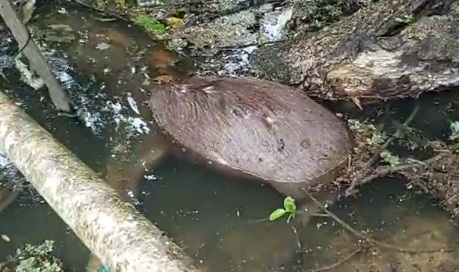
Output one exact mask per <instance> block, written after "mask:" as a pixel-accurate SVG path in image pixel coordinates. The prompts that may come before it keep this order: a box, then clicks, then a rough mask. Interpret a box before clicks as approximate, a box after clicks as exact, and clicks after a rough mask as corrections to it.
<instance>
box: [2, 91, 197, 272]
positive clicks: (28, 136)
mask: <svg viewBox="0 0 459 272" xmlns="http://www.w3.org/2000/svg"><path fill="white" fill-rule="evenodd" d="M0 153H2V154H5V155H6V156H7V157H8V159H9V160H10V161H11V162H12V163H13V164H14V165H16V167H17V168H18V169H19V170H20V171H21V172H22V174H23V175H24V176H25V178H26V179H27V180H28V181H29V182H30V183H31V184H32V185H33V186H34V187H35V188H36V189H37V191H38V192H39V193H40V194H41V195H42V196H43V197H44V198H45V200H46V201H47V202H48V204H49V205H50V206H51V207H52V208H53V209H54V210H55V211H56V213H57V214H58V215H59V216H60V217H61V218H62V219H63V220H64V221H65V222H66V223H67V225H68V226H69V227H70V228H71V229H72V230H73V231H74V232H75V233H76V234H77V235H78V237H79V238H80V239H81V240H82V241H83V243H84V244H85V245H86V246H87V247H88V248H89V249H90V250H91V251H92V252H93V253H94V254H96V255H97V256H98V257H99V258H100V259H101V260H102V262H103V263H104V264H105V265H107V266H108V268H110V269H111V271H117V272H128V271H129V272H146V271H151V272H154V271H158V272H160V271H164V272H166V271H167V272H179V271H180V272H181V271H190V272H193V271H196V272H197V271H199V270H198V269H197V268H196V267H195V266H194V265H193V264H192V263H193V261H192V260H191V259H190V258H189V257H187V256H186V255H185V254H184V253H183V252H182V250H181V249H180V248H179V247H178V246H177V245H176V244H174V243H173V242H172V241H171V240H170V239H169V238H168V237H167V236H166V235H164V233H163V232H162V231H161V230H160V229H158V228H157V227H155V226H154V225H153V224H152V223H151V222H150V221H148V220H147V219H146V218H144V217H143V216H142V215H141V214H140V213H139V212H137V211H136V210H135V208H134V207H133V206H132V205H130V204H128V203H126V202H123V201H122V199H121V197H120V196H119V195H118V194H117V193H116V192H115V190H114V189H113V188H111V187H110V186H109V185H108V184H107V183H106V182H104V181H103V180H102V179H100V178H99V177H98V176H97V175H96V173H94V171H92V170H91V169H89V168H88V167H87V166H86V165H85V164H83V163H82V162H81V161H80V160H79V159H77V158H76V157H75V156H74V155H73V154H72V153H71V152H70V151H69V150H68V149H66V148H65V147H64V146H63V145H61V144H60V143H58V142H56V140H55V139H54V138H53V137H52V136H51V135H50V134H49V133H48V132H46V131H45V130H44V129H43V128H41V127H40V126H39V125H38V124H36V123H35V122H34V121H33V120H32V119H31V118H30V117H28V116H27V115H26V114H25V113H24V112H23V111H22V110H21V109H19V108H18V107H17V106H16V105H14V104H13V103H12V102H11V101H9V100H8V99H7V98H6V96H5V95H4V94H1V93H0Z"/></svg>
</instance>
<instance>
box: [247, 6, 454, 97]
mask: <svg viewBox="0 0 459 272" xmlns="http://www.w3.org/2000/svg"><path fill="white" fill-rule="evenodd" d="M452 2H454V3H453V4H451V3H452ZM458 10H459V8H458V3H457V1H450V0H437V1H431V0H386V1H378V2H377V3H374V4H371V5H369V6H368V7H364V8H361V9H360V10H359V11H357V12H356V13H354V14H353V15H351V16H349V17H345V18H343V19H342V20H340V21H339V22H337V23H335V24H333V25H331V26H330V27H327V28H324V29H322V30H321V31H318V32H314V33H307V34H305V35H303V36H302V37H301V38H298V39H295V40H293V41H290V42H285V43H280V44H274V45H271V46H267V47H264V48H262V49H261V50H260V52H259V53H258V54H257V55H256V56H255V57H254V58H253V60H252V62H253V63H252V64H253V66H254V67H255V68H256V69H257V70H258V71H259V74H261V75H264V77H265V78H267V79H270V80H274V81H278V82H282V83H284V84H287V85H293V86H297V87H299V88H302V89H304V90H305V91H306V92H307V93H308V94H309V95H311V96H315V97H319V98H322V99H327V100H344V99H352V100H354V101H355V102H357V103H359V102H360V101H362V103H363V102H371V101H375V100H386V99H395V98H405V97H418V96H419V95H421V94H423V93H425V92H429V91H440V90H444V89H449V88H452V87H455V86H458V85H459V70H458V68H459V65H458V63H459V53H458V52H459V44H458V43H457V40H458V39H459V32H457V31H456V30H457V29H458V28H459V12H458ZM403 18H405V20H403Z"/></svg>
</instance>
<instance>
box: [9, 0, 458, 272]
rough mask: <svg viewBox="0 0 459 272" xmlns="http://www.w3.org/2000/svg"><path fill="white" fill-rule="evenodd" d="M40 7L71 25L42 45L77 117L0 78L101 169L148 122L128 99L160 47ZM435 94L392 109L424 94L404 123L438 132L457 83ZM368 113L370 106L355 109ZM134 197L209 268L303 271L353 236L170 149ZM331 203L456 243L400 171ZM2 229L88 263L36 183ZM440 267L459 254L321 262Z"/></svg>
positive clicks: (376, 233) (371, 229)
mask: <svg viewBox="0 0 459 272" xmlns="http://www.w3.org/2000/svg"><path fill="white" fill-rule="evenodd" d="M56 10H58V11H59V12H56ZM39 14H40V17H39V18H38V19H37V20H36V22H35V23H34V24H36V26H37V27H38V28H40V29H46V27H47V26H50V25H53V24H54V25H56V24H61V25H67V26H69V27H70V28H69V29H67V33H65V35H69V37H73V38H70V39H69V40H68V41H66V42H64V43H60V44H54V43H52V42H49V41H48V42H46V43H47V47H46V48H47V49H48V50H49V49H54V50H55V52H54V57H56V62H55V65H56V67H55V69H57V70H59V71H60V73H58V75H59V78H60V80H61V81H62V82H63V83H65V84H67V86H69V87H70V90H71V94H72V97H73V98H74V100H75V101H76V104H77V107H78V113H79V116H80V118H69V117H67V116H61V115H57V113H56V112H55V111H54V110H53V109H52V107H50V106H49V104H50V101H49V99H48V98H47V96H46V95H45V93H44V91H43V90H40V91H35V90H33V89H31V88H30V87H29V86H28V85H27V84H25V83H24V82H22V81H21V80H19V75H18V72H17V71H15V70H8V71H6V72H7V76H8V79H9V80H8V81H5V80H1V79H0V82H1V83H0V84H1V85H2V87H1V88H2V90H4V91H5V92H7V93H8V94H9V95H10V97H11V98H13V99H14V100H15V101H16V102H17V103H20V105H21V106H22V107H23V108H24V110H25V111H26V112H27V113H28V114H30V115H31V116H32V117H33V118H34V119H35V120H36V121H37V122H38V123H39V124H40V125H42V126H43V127H44V128H46V129H47V130H48V131H50V132H51V133H52V134H53V135H54V136H55V137H56V138H57V139H58V140H59V141H61V142H62V143H63V144H64V145H66V146H67V147H68V148H69V149H70V150H71V151H72V152H74V153H75V154H76V155H77V156H78V157H79V158H81V159H82V160H83V161H84V162H85V163H86V164H88V165H89V166H90V167H91V168H92V169H94V170H95V171H97V172H100V171H103V170H104V169H105V166H106V163H107V159H108V158H109V157H110V156H111V155H112V154H115V153H116V154H117V155H119V156H123V155H125V152H124V153H123V152H118V153H117V152H115V151H116V150H122V146H120V145H121V144H122V140H120V139H119V138H120V137H119V135H120V134H122V133H127V132H126V131H128V133H131V134H133V135H137V134H139V135H140V134H143V133H147V132H148V129H146V127H147V125H146V122H147V121H146V120H144V119H143V116H144V115H143V114H137V113H136V111H135V110H133V109H132V108H133V107H132V103H131V105H130V103H129V101H132V100H129V99H128V97H131V98H133V99H134V100H137V101H136V103H137V106H138V107H139V108H140V112H141V113H145V112H146V111H145V109H144V108H142V107H143V106H142V104H141V102H142V101H139V100H141V99H145V97H146V94H145V93H141V92H139V89H142V88H143V85H142V77H137V76H136V75H137V74H142V71H143V70H142V65H141V64H142V58H140V57H139V56H140V55H141V54H140V53H139V52H151V51H155V50H156V51H161V50H162V47H161V46H160V45H156V44H152V42H151V40H150V39H149V38H148V37H146V36H145V35H144V34H143V33H141V32H140V31H138V30H136V29H135V28H133V27H130V26H128V25H126V24H124V23H120V22H101V21H100V20H98V19H97V18H96V17H95V16H94V15H93V14H90V13H88V11H86V10H80V9H77V8H75V7H69V6H62V7H58V8H56V7H55V6H54V7H53V9H52V10H50V11H46V10H40V13H39ZM38 28H37V29H38ZM37 35H38V34H37ZM43 35H44V36H48V37H50V35H51V36H52V35H54V34H49V33H44V34H43ZM63 35H64V34H62V33H59V34H57V37H59V36H63ZM59 59H60V60H61V61H60V62H59V61H57V60H59ZM64 60H65V61H64ZM134 68H135V69H134ZM132 71H136V72H135V73H134V74H133V73H132ZM160 74H161V71H158V75H160ZM127 93H130V94H131V95H130V96H128V95H127ZM454 96H456V97H454ZM435 99H437V100H436V101H433V99H432V97H425V98H421V99H420V101H417V102H413V101H401V102H398V103H396V104H394V105H393V108H394V109H396V110H395V111H394V113H393V114H392V116H391V118H395V119H397V120H401V121H403V118H404V117H406V115H408V114H409V108H410V107H408V106H411V105H410V104H413V105H414V103H421V104H422V107H423V110H421V111H420V113H419V114H418V116H417V118H416V119H415V120H414V121H413V123H412V126H414V127H415V128H418V129H421V130H422V131H423V132H425V133H426V135H427V136H428V137H431V138H438V137H439V136H441V137H444V135H445V133H447V129H448V124H447V122H446V120H447V119H448V118H449V119H452V120H454V119H455V118H456V119H458V120H459V111H454V107H455V105H454V103H450V102H451V101H455V100H457V101H459V100H458V99H457V95H454V93H453V94H451V93H446V94H442V95H436V96H435ZM376 112H377V109H376V108H374V109H371V110H368V112H365V113H359V116H362V115H365V116H371V115H376ZM122 128H123V129H122ZM114 150H115V151H114ZM129 156H135V154H131V155H129ZM125 167H129V160H126V164H125ZM138 200H140V205H139V206H141V207H142V210H143V211H144V212H145V215H146V216H147V217H148V218H149V219H150V220H152V221H153V222H155V223H157V225H158V226H159V227H160V228H161V229H163V230H165V231H166V232H167V233H168V235H169V236H170V237H172V238H173V239H174V240H175V241H177V243H179V244H180V245H181V246H183V247H184V248H185V250H186V251H187V253H188V254H190V255H191V256H193V257H194V258H197V259H198V260H202V262H203V263H204V264H206V265H208V266H209V267H210V268H211V271H219V272H226V271H228V272H230V271H234V272H253V271H260V272H261V271H281V268H280V266H281V265H282V266H283V268H282V269H283V270H282V271H313V270H308V269H313V268H318V267H326V266H329V265H332V264H334V263H336V262H338V261H339V260H341V259H342V258H343V257H344V256H346V255H347V254H349V253H350V252H352V251H355V249H357V248H358V245H359V243H360V241H359V239H358V238H356V237H354V236H353V235H350V234H349V233H347V232H346V231H344V230H343V228H342V227H341V226H340V225H339V224H336V222H334V221H333V220H331V219H329V218H320V217H319V218H314V219H313V220H311V221H310V222H309V223H308V224H307V225H305V226H301V227H299V228H297V230H298V236H297V235H296V234H295V233H294V232H293V231H292V228H291V226H290V225H289V224H287V223H286V222H285V220H279V221H277V222H267V221H266V220H265V221H260V220H259V219H266V218H268V216H269V214H270V212H271V211H273V210H274V209H276V208H279V207H281V205H282V202H283V198H282V197H281V196H280V195H278V194H277V193H276V192H275V191H274V190H273V189H272V188H271V187H269V186H265V185H263V184H261V183H257V182H253V181H246V180H241V179H236V178H232V177H228V176H224V175H222V174H219V173H216V172H213V171H211V170H209V169H207V168H205V167H202V166H199V165H195V164H192V163H190V162H188V161H184V160H181V159H177V158H173V157H170V158H167V159H166V160H164V161H163V162H162V163H161V164H158V165H155V166H154V167H153V168H150V169H148V172H147V173H146V175H145V178H144V180H143V181H142V182H141V194H140V196H139V199H138ZM331 210H332V211H333V212H334V213H335V214H336V215H338V216H339V217H340V218H341V219H342V220H344V221H346V222H348V223H349V224H350V225H351V226H353V227H354V228H356V229H357V230H362V231H366V232H368V233H369V234H371V235H372V236H373V237H375V238H377V239H379V240H381V241H384V242H387V243H392V244H395V245H397V246H399V247H409V248H414V249H419V248H433V249H435V248H453V249H457V247H458V245H459V243H458V241H457V233H459V232H458V230H457V228H456V226H455V225H454V223H453V222H452V221H451V220H450V218H449V215H448V214H447V213H446V212H444V211H442V210H441V209H440V208H439V207H437V206H436V205H435V201H434V200H431V199H429V198H428V197H427V196H425V195H422V194H417V193H416V192H415V191H414V190H408V189H406V186H405V184H404V183H403V180H400V179H398V178H395V177H394V178H385V179H381V180H378V182H374V183H372V184H369V185H366V186H364V187H363V188H362V189H361V190H360V192H359V194H358V196H357V197H355V198H349V199H346V200H344V201H341V202H339V203H337V204H336V205H334V206H333V207H332V208H331ZM0 234H4V235H7V236H8V237H9V238H10V239H11V242H9V243H6V242H2V243H0V256H2V257H6V256H7V255H9V254H14V248H15V247H17V246H21V245H23V244H24V243H40V242H41V241H43V240H45V239H53V240H55V241H56V246H57V248H56V253H57V255H58V256H59V257H61V258H62V259H63V261H64V263H65V265H66V267H67V268H68V269H69V270H70V271H84V267H85V265H86V262H87V258H88V254H89V252H88V250H87V249H86V248H85V246H84V245H83V244H82V243H81V242H80V241H79V240H78V238H77V237H76V236H75V235H74V234H73V232H72V231H71V230H69V229H68V228H67V227H66V225H65V224H64V223H63V221H62V220H61V219H60V218H59V217H58V216H57V215H56V214H55V213H54V212H53V211H52V209H51V208H50V207H49V206H48V205H47V204H46V203H45V202H44V201H43V199H42V198H41V197H40V196H39V195H38V194H37V193H36V192H35V191H34V190H33V189H29V190H26V191H24V192H23V193H21V195H20V197H19V198H18V199H17V200H16V201H15V202H13V204H12V205H10V206H9V207H8V208H7V209H5V210H4V211H2V213H0ZM298 238H299V239H300V240H301V243H302V246H303V247H304V254H303V255H304V256H302V258H301V259H302V263H301V264H297V263H296V261H297V260H298V259H299V258H298V256H299V254H295V252H296V251H297V249H298V245H297V244H298V241H297V240H298ZM372 253H374V254H372ZM442 265H443V266H448V267H450V268H451V267H455V268H457V267H458V265H459V264H458V263H457V260H456V259H455V257H454V254H453V253H422V254H414V255H413V254H408V253H402V252H398V251H396V250H385V249H369V250H368V252H362V253H361V254H357V255H355V256H354V258H352V259H350V260H349V261H348V262H345V263H343V264H341V265H337V266H336V267H330V268H329V269H328V270H327V271H356V268H358V269H360V270H358V271H439V270H438V268H439V267H442ZM299 267H301V268H299ZM445 271H446V270H445ZM448 271H449V270H448ZM451 271H452V270H451Z"/></svg>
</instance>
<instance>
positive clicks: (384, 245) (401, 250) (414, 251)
mask: <svg viewBox="0 0 459 272" xmlns="http://www.w3.org/2000/svg"><path fill="white" fill-rule="evenodd" d="M302 190H303V191H304V192H305V193H306V194H307V196H308V197H309V198H310V199H311V200H312V201H313V202H314V203H315V204H316V205H317V206H318V207H319V208H321V209H322V210H323V211H324V212H326V213H327V214H328V215H329V216H330V217H331V218H332V219H333V220H335V221H336V222H337V223H339V224H340V225H341V226H342V227H343V228H345V229H347V230H348V231H349V232H351V233H352V234H354V235H355V236H357V237H359V238H361V239H364V240H366V241H367V242H370V243H374V244H375V245H377V246H379V247H382V248H387V249H393V250H396V251H399V252H404V253H433V252H450V251H451V249H435V250H432V249H426V250H416V249H408V248H401V247H397V246H395V245H391V244H388V243H384V242H381V241H377V240H375V239H373V238H371V237H369V236H367V235H364V234H363V233H361V232H359V231H357V230H356V229H354V228H353V227H351V226H350V225H349V224H347V223H346V222H344V221H343V220H341V219H340V218H339V217H338V216H336V215H335V214H334V213H332V212H330V211H329V210H328V209H327V208H326V207H325V206H324V205H322V204H321V203H320V202H319V201H318V200H317V199H316V198H315V197H314V196H313V195H312V194H311V193H309V192H308V191H307V190H306V189H304V188H303V189H302Z"/></svg>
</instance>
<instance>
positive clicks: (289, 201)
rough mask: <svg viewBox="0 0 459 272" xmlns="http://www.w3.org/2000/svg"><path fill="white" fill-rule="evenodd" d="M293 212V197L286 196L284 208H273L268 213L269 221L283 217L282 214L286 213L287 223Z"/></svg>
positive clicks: (294, 209)
mask: <svg viewBox="0 0 459 272" xmlns="http://www.w3.org/2000/svg"><path fill="white" fill-rule="evenodd" d="M295 213H296V205H295V199H293V198H292V197H290V196H288V197H286V198H285V199H284V208H279V209H276V210H274V211H273V212H272V213H271V214H270V215H269V221H274V220H277V219H279V218H281V217H283V216H284V215H286V214H288V217H287V223H289V222H290V219H292V218H294V217H295Z"/></svg>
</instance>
